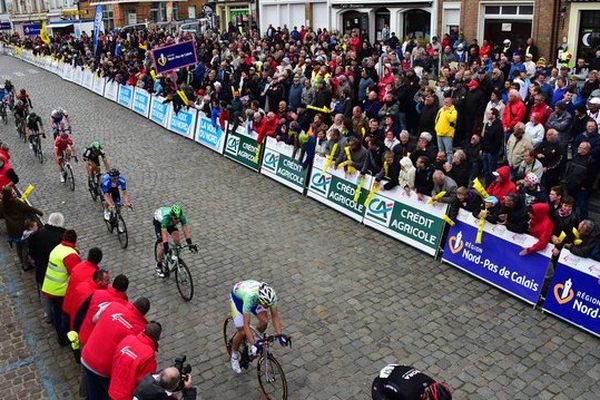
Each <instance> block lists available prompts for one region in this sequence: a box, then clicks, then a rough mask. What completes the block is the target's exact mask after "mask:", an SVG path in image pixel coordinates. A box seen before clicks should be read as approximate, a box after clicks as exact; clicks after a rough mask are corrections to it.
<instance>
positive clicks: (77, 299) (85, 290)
mask: <svg viewBox="0 0 600 400" xmlns="http://www.w3.org/2000/svg"><path fill="white" fill-rule="evenodd" d="M109 284H110V276H109V275H108V271H106V270H104V269H99V270H97V271H96V272H94V275H93V276H92V280H91V281H90V282H81V283H80V284H79V285H77V289H75V292H74V293H73V295H72V302H73V309H74V310H79V308H80V307H81V305H82V304H83V302H85V300H86V299H87V298H88V297H90V296H91V295H92V293H94V292H95V291H96V290H106V289H107V288H108V285H109ZM74 327H75V318H71V326H70V327H69V328H70V329H71V330H73V329H74Z"/></svg>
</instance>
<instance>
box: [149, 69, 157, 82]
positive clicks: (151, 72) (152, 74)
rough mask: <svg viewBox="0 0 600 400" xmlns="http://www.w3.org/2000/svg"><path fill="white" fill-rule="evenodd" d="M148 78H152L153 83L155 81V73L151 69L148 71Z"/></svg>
mask: <svg viewBox="0 0 600 400" xmlns="http://www.w3.org/2000/svg"><path fill="white" fill-rule="evenodd" d="M150 76H151V77H152V80H153V81H155V80H156V71H154V70H153V69H151V70H150Z"/></svg>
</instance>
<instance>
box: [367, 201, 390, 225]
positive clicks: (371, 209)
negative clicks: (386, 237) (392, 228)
mask: <svg viewBox="0 0 600 400" xmlns="http://www.w3.org/2000/svg"><path fill="white" fill-rule="evenodd" d="M393 209H394V202H393V201H386V200H385V199H383V198H381V197H375V198H374V199H373V200H371V201H370V202H369V206H368V207H367V214H368V216H369V217H371V218H373V219H375V220H377V221H379V222H382V223H384V224H385V225H389V223H390V219H391V218H392V210H393Z"/></svg>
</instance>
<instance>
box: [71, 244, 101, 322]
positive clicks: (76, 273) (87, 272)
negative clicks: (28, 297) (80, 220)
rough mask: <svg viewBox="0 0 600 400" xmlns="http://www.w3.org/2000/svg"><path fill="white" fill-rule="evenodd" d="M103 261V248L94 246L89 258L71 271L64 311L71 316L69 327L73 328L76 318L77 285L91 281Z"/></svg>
mask: <svg viewBox="0 0 600 400" xmlns="http://www.w3.org/2000/svg"><path fill="white" fill-rule="evenodd" d="M100 261H102V250H100V249H99V248H97V247H92V248H91V249H90V251H89V252H88V256H87V260H85V261H81V262H80V263H79V264H77V265H76V266H75V267H74V268H73V270H72V271H71V277H70V278H69V284H68V285H67V292H66V293H65V299H64V300H63V311H64V312H65V314H66V315H67V316H68V317H69V321H70V324H69V328H71V329H72V328H73V321H74V319H75V313H77V308H76V307H75V305H74V304H73V295H74V293H75V290H77V286H79V284H80V283H82V282H91V281H92V276H93V275H94V272H96V271H97V270H98V269H99V267H98V264H100Z"/></svg>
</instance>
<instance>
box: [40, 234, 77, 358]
mask: <svg viewBox="0 0 600 400" xmlns="http://www.w3.org/2000/svg"><path fill="white" fill-rule="evenodd" d="M76 243H77V234H76V233H75V231H74V230H72V229H69V230H66V231H65V233H64V235H63V239H62V241H61V242H60V244H58V245H57V246H56V247H55V248H54V249H52V251H51V252H50V255H49V256H48V267H47V269H46V276H45V277H44V283H43V284H42V290H41V292H42V295H44V296H46V297H48V298H49V299H50V303H51V304H52V322H53V323H54V328H55V329H56V334H57V339H58V343H59V344H60V345H61V346H66V345H67V344H69V342H68V340H67V326H68V324H67V321H65V320H64V319H63V315H62V314H63V312H62V305H63V301H64V298H65V293H66V292H67V285H68V283H69V275H70V274H71V271H73V268H75V266H76V265H77V264H79V263H80V262H81V259H80V258H79V250H78V249H77V247H75V246H76Z"/></svg>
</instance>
